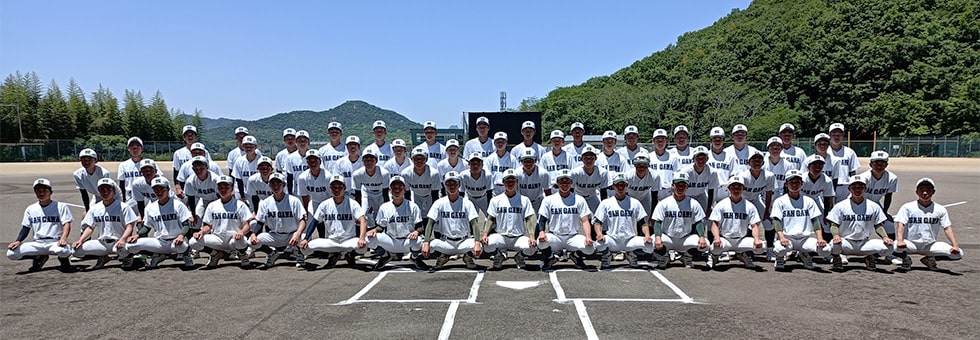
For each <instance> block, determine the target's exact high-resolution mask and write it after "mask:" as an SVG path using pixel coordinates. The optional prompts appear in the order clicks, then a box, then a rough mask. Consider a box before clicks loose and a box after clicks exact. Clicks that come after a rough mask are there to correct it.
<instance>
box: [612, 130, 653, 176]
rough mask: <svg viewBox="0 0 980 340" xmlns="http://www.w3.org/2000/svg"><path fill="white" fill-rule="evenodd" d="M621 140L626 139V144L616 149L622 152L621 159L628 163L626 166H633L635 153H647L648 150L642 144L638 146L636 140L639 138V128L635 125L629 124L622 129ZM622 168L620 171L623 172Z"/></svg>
mask: <svg viewBox="0 0 980 340" xmlns="http://www.w3.org/2000/svg"><path fill="white" fill-rule="evenodd" d="M623 140H624V141H626V145H624V146H623V147H621V148H619V149H617V150H616V151H618V152H620V153H622V154H623V159H626V161H627V162H628V163H629V164H628V166H627V168H632V167H633V159H635V157H636V155H637V154H640V153H648V152H649V151H648V150H647V149H645V148H643V147H642V146H639V145H638V144H637V142H639V140H640V130H639V129H637V128H636V126H633V125H630V126H627V127H626V129H624V130H623ZM625 171H626V169H623V171H622V172H625Z"/></svg>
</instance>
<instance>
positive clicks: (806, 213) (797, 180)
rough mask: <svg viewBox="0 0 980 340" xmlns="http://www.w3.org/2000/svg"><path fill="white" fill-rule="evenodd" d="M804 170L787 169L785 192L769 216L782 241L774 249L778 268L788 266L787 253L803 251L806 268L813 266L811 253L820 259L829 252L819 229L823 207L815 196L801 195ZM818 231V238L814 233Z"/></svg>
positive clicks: (777, 200) (781, 268) (801, 259)
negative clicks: (814, 253)
mask: <svg viewBox="0 0 980 340" xmlns="http://www.w3.org/2000/svg"><path fill="white" fill-rule="evenodd" d="M802 188H803V172H801V171H799V170H795V169H794V170H790V171H788V172H786V190H788V191H787V192H786V194H785V195H782V196H780V197H779V198H777V199H776V200H775V201H773V202H772V209H771V213H770V215H769V217H770V218H772V224H773V227H774V228H775V229H776V236H777V237H779V243H777V244H776V249H775V250H774V252H775V255H776V266H775V268H776V270H785V269H786V257H785V256H786V254H788V253H789V252H790V251H791V250H796V251H799V252H800V261H802V262H803V267H804V268H806V269H813V268H814V265H813V258H812V257H811V255H810V253H811V252H816V253H817V255H818V256H820V257H821V258H823V257H827V256H829V255H830V250H831V246H830V245H828V244H827V241H826V240H824V239H823V233H821V232H820V228H821V220H822V218H821V216H822V215H823V214H822V213H821V212H820V206H819V205H817V202H816V201H814V200H813V199H812V198H810V197H808V196H805V195H803V194H802V192H801V189H802ZM814 234H816V238H814V237H813V235H814Z"/></svg>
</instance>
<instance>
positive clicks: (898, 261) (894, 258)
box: [885, 255, 903, 266]
mask: <svg viewBox="0 0 980 340" xmlns="http://www.w3.org/2000/svg"><path fill="white" fill-rule="evenodd" d="M885 260H888V261H891V262H892V264H893V265H896V266H900V265H902V261H903V260H902V259H901V258H899V257H897V256H895V255H888V256H886V257H885Z"/></svg>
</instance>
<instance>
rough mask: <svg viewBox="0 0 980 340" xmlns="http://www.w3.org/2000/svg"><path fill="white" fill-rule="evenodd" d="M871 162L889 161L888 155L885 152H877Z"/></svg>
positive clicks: (872, 156)
mask: <svg viewBox="0 0 980 340" xmlns="http://www.w3.org/2000/svg"><path fill="white" fill-rule="evenodd" d="M871 161H872V162H874V161H885V162H887V161H888V153H887V152H884V151H881V150H879V151H875V152H872V153H871Z"/></svg>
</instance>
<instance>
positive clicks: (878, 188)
mask: <svg viewBox="0 0 980 340" xmlns="http://www.w3.org/2000/svg"><path fill="white" fill-rule="evenodd" d="M860 176H861V177H864V180H865V183H866V184H867V186H868V188H867V190H866V191H865V193H864V198H867V199H869V200H871V201H874V202H876V203H878V205H880V206H881V209H882V210H884V211H885V215H886V216H887V217H888V220H887V221H885V231H887V232H888V236H889V237H892V236H895V223H894V222H893V218H892V216H891V215H889V214H888V209H891V205H892V194H894V193H896V192H898V176H896V175H895V173H894V172H891V171H889V170H888V153H887V152H884V151H875V152H872V153H871V169H869V170H868V171H865V172H863V173H861V175H860Z"/></svg>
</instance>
